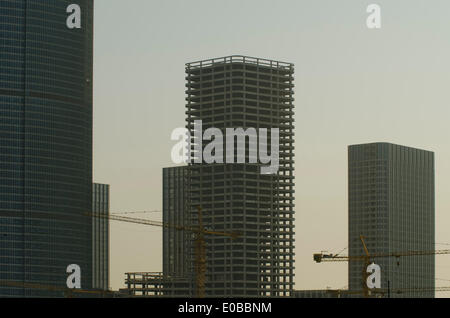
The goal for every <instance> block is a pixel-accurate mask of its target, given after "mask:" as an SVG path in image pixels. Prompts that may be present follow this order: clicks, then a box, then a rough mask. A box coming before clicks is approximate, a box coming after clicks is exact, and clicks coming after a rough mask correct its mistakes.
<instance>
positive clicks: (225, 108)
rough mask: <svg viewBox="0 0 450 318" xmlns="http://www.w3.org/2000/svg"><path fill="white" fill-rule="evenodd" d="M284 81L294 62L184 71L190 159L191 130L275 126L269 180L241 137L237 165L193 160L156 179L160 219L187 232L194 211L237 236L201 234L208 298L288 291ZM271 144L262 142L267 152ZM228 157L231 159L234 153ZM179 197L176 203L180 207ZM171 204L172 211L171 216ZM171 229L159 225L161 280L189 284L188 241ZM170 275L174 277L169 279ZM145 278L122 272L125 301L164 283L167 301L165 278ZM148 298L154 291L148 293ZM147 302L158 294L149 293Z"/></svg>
mask: <svg viewBox="0 0 450 318" xmlns="http://www.w3.org/2000/svg"><path fill="white" fill-rule="evenodd" d="M293 74H294V66H293V64H290V63H283V62H277V61H271V60H265V59H258V58H251V57H245V56H229V57H224V58H217V59H211V60H205V61H200V62H194V63H189V64H187V65H186V81H187V82H186V87H187V91H186V93H187V97H186V101H187V104H186V114H187V119H186V120H187V128H188V130H189V131H190V133H191V136H192V139H191V147H192V148H191V151H192V156H193V157H194V158H198V156H199V153H198V148H197V151H196V150H195V149H194V148H196V145H197V144H198V142H199V140H198V138H196V137H195V136H198V135H199V133H201V134H202V136H203V133H204V131H205V130H206V129H208V128H213V127H214V128H218V129H220V130H221V131H222V133H223V135H224V136H225V131H226V129H227V128H233V129H237V128H243V129H244V130H247V129H249V128H255V129H261V128H266V129H267V130H268V131H270V130H271V129H274V128H275V129H276V128H277V129H279V169H278V171H277V172H276V173H275V174H262V173H261V167H262V166H263V164H262V163H260V162H259V163H249V162H251V160H249V157H250V156H249V152H248V144H249V142H248V140H246V142H245V145H246V148H247V150H246V152H245V159H246V160H245V163H212V164H207V163H205V162H201V163H200V162H196V163H191V164H190V165H189V166H188V167H186V168H173V169H166V170H165V172H164V180H165V181H164V208H163V210H164V211H163V213H164V219H165V220H171V221H173V220H178V221H179V220H182V221H183V222H185V224H184V225H189V226H192V227H195V226H197V222H198V214H197V207H198V206H201V207H202V209H203V214H204V216H203V225H204V227H205V228H206V229H208V230H211V231H222V232H228V233H239V234H240V236H239V237H238V238H236V239H234V240H232V239H230V238H229V237H221V236H207V237H205V243H206V247H205V249H206V257H205V262H206V264H205V267H206V270H205V271H206V274H205V295H206V296H208V297H282V296H291V294H292V291H293V288H294V167H293V165H294V110H293V109H294V105H293V101H294V98H293V94H294V92H293V87H294V85H293V80H294V77H293ZM200 120H201V121H202V127H201V129H202V131H201V132H199V131H195V129H196V126H195V125H194V122H195V121H200ZM197 129H198V128H197ZM270 144H271V136H270V135H269V137H268V139H267V140H266V146H267V145H270ZM203 147H204V146H203ZM222 147H224V145H223V144H222ZM202 149H203V148H202ZM223 150H224V151H223V153H225V152H226V151H225V149H223ZM227 150H228V149H227ZM259 150H260V149H259ZM216 151H217V149H216ZM234 151H235V153H234V154H233V155H234V156H236V153H237V149H236V148H235V149H234ZM235 162H237V161H235ZM180 176H181V177H180ZM180 178H186V179H185V180H186V183H185V187H186V188H185V189H184V191H180V185H182V183H180V182H182V181H181V180H182V179H180ZM183 180H184V179H183ZM180 193H181V194H182V196H183V200H185V201H184V202H185V204H184V205H183V204H180ZM175 194H176V195H175ZM175 207H176V208H178V209H179V210H177V211H175V210H174V208H175ZM181 210H183V211H181ZM180 212H182V213H183V216H181V215H180ZM177 232H178V230H177V229H174V228H164V234H163V235H164V236H163V237H164V257H163V259H164V270H165V273H164V275H165V276H167V277H169V276H180V274H181V276H183V277H184V278H185V279H187V280H189V281H191V282H192V283H193V284H195V282H196V275H198V273H197V274H196V271H195V266H194V264H195V255H194V254H195V252H194V246H193V245H194V244H193V241H192V239H189V238H192V235H187V237H188V239H186V240H184V238H185V237H186V234H183V235H180V234H179V233H178V234H177ZM186 251H189V252H186ZM180 256H181V257H180ZM176 269H179V270H180V271H181V272H180V273H177V272H176ZM166 271H167V272H166ZM144 276H145V275H144ZM144 276H142V275H140V276H139V275H138V276H135V275H134V276H133V275H127V278H126V281H127V284H128V288H129V292H130V293H131V294H137V293H140V292H142V291H143V290H144V291H143V292H142V294H148V293H149V288H150V289H151V288H153V289H155V288H156V289H157V290H158V289H159V290H161V289H165V287H166V286H167V289H166V295H167V294H173V290H171V288H169V286H172V287H173V286H174V285H173V284H172V283H169V282H167V279H166V278H165V277H164V276H163V277H160V276H158V277H154V276H148V275H147V276H145V277H144ZM149 281H150V282H151V284H149ZM160 282H161V284H159V283H160ZM181 285H183V282H181ZM158 286H159V287H158ZM189 290H191V291H192V288H191V289H189ZM151 293H153V294H155V293H154V291H152V292H151ZM156 295H160V294H159V292H158V291H156ZM187 296H189V295H187Z"/></svg>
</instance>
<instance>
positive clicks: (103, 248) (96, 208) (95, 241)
mask: <svg viewBox="0 0 450 318" xmlns="http://www.w3.org/2000/svg"><path fill="white" fill-rule="evenodd" d="M92 190H93V193H92V212H93V214H94V215H95V216H94V217H93V218H92V257H93V261H92V288H94V289H100V290H108V289H109V184H100V183H94V185H93V189H92Z"/></svg>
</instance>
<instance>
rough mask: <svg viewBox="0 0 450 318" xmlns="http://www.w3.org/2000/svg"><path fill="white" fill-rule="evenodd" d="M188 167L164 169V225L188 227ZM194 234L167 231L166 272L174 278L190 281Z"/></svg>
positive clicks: (164, 236) (165, 238)
mask: <svg viewBox="0 0 450 318" xmlns="http://www.w3.org/2000/svg"><path fill="white" fill-rule="evenodd" d="M187 176H188V174H187V167H173V168H164V169H163V222H164V223H166V224H171V225H185V224H187V214H186V199H187V198H186V193H187ZM191 236H192V234H191V233H189V232H187V231H181V230H177V229H176V228H173V227H172V228H170V227H164V228H163V272H164V274H165V275H166V276H171V277H183V278H185V277H188V276H189V277H190V274H189V273H190V268H189V256H190V255H189V253H190V245H189V243H190V237H191Z"/></svg>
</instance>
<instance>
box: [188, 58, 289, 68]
mask: <svg viewBox="0 0 450 318" xmlns="http://www.w3.org/2000/svg"><path fill="white" fill-rule="evenodd" d="M231 63H245V64H255V65H261V66H267V67H272V68H283V69H290V68H293V67H294V64H293V63H287V62H281V61H275V60H269V59H263V58H258V57H251V56H244V55H230V56H224V57H217V58H212V59H207V60H202V61H195V62H191V63H186V68H190V69H193V68H197V67H208V66H212V65H217V64H231Z"/></svg>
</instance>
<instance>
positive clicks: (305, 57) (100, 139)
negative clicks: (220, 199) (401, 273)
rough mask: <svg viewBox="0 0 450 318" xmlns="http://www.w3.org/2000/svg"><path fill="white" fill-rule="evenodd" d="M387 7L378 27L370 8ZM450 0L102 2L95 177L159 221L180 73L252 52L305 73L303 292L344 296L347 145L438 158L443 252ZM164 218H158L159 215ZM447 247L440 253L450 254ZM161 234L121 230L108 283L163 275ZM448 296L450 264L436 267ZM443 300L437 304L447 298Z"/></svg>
mask: <svg viewBox="0 0 450 318" xmlns="http://www.w3.org/2000/svg"><path fill="white" fill-rule="evenodd" d="M371 3H377V4H379V5H381V8H382V29H381V30H369V29H367V27H366V18H367V16H368V14H367V13H366V8H367V6H368V5H369V4H371ZM449 12H450V2H449V1H448V0H432V1H429V0H428V1H425V0H396V1H391V0H389V1H388V0H378V1H375V0H371V1H366V0H340V1H336V0H308V1H307V0H277V1H275V0H227V1H219V0H189V1H185V0H151V1H150V0H131V1H123V0H95V19H96V20H95V67H94V74H95V82H94V94H95V98H94V102H95V104H94V116H95V118H94V120H95V121H94V178H95V181H96V182H101V183H109V184H111V195H112V197H111V208H112V211H127V210H130V211H142V210H155V209H157V210H160V209H161V206H162V202H161V197H162V189H161V184H162V181H161V175H162V171H161V169H162V168H163V167H166V166H172V164H171V159H170V150H171V148H172V146H173V145H174V143H173V142H172V141H171V140H170V133H171V131H172V130H173V129H174V128H176V127H183V126H184V118H185V115H184V111H185V109H184V106H185V101H184V98H185V93H184V92H185V87H184V84H185V82H184V77H185V74H184V64H185V63H187V62H191V61H197V60H201V59H207V58H213V57H222V56H226V55H231V54H242V55H249V56H254V57H261V58H268V59H275V60H281V61H287V62H292V63H295V66H296V75H295V85H296V87H295V93H296V95H295V98H296V101H295V107H296V110H295V120H296V166H295V169H296V178H297V179H296V229H295V231H296V251H295V252H296V265H295V266H296V280H295V282H296V289H322V288H325V287H327V286H329V287H333V288H342V287H344V286H346V285H347V264H345V263H342V264H339V263H329V264H315V263H314V262H313V261H312V254H313V253H314V252H320V251H322V250H327V251H329V252H337V251H339V250H341V249H343V248H344V247H346V246H347V146H348V145H350V144H357V143H366V142H375V141H386V142H393V143H397V144H402V145H407V146H411V147H416V148H422V149H427V150H431V151H434V152H435V153H436V242H438V243H450V232H449V231H448V228H449V227H448V225H449V224H450V216H449V213H448V212H447V211H449V209H450V196H449V189H450V144H449V137H450V132H449V129H448V126H449V125H448V119H449V115H450V110H449V107H448V105H450V93H449V88H448V85H449V82H450V58H449V56H450V41H449V40H448V39H449V38H450V19H449V18H448V14H449ZM149 217H150V218H152V219H160V214H158V213H154V214H152V215H150V216H149ZM447 247H448V246H445V245H437V248H439V249H442V248H447ZM161 252H162V251H161V229H159V228H153V227H148V226H139V225H130V224H124V223H117V222H114V223H113V224H112V225H111V284H112V287H113V288H114V289H118V288H121V287H124V283H123V281H124V273H125V272H127V271H128V272H130V271H151V272H153V271H161V270H162V260H161ZM436 266H437V267H436V269H437V271H436V277H438V278H440V279H448V280H449V281H445V280H438V281H437V282H436V284H437V286H450V255H443V256H436ZM444 295H445V294H438V296H444Z"/></svg>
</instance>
